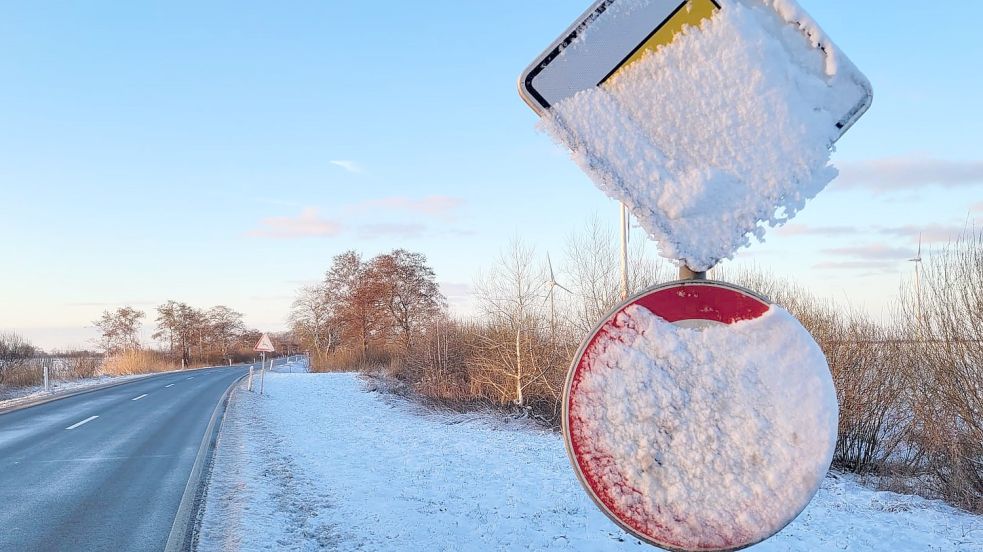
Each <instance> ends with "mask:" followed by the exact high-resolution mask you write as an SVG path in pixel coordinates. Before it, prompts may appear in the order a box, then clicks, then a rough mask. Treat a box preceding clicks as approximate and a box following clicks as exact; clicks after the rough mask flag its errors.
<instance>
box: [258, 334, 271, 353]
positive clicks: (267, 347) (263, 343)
mask: <svg viewBox="0 0 983 552" xmlns="http://www.w3.org/2000/svg"><path fill="white" fill-rule="evenodd" d="M253 350H254V351H256V352H257V353H273V352H276V349H275V348H274V347H273V341H272V340H270V336H269V334H263V337H261V338H259V341H258V342H256V346H255V347H253Z"/></svg>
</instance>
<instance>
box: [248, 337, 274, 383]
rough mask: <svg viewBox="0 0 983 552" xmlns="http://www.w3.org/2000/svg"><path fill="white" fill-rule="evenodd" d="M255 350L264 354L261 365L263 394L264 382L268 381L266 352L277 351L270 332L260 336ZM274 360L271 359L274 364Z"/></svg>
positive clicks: (260, 379) (260, 374)
mask: <svg viewBox="0 0 983 552" xmlns="http://www.w3.org/2000/svg"><path fill="white" fill-rule="evenodd" d="M253 350H254V351H256V352H258V353H261V354H262V359H261V360H260V365H259V394H260V395H262V394H263V387H264V383H265V382H266V377H265V375H266V353H273V352H276V348H275V347H273V341H272V340H271V339H270V336H269V334H263V337H261V338H259V341H258V342H257V343H256V346H255V347H253ZM272 364H273V360H272V359H271V360H270V365H271V366H272Z"/></svg>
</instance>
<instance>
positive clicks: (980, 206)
mask: <svg viewBox="0 0 983 552" xmlns="http://www.w3.org/2000/svg"><path fill="white" fill-rule="evenodd" d="M969 210H970V211H972V212H974V213H983V201H981V202H979V203H977V204H975V205H973V206H972V207H970V208H969Z"/></svg>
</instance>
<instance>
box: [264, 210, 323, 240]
mask: <svg viewBox="0 0 983 552" xmlns="http://www.w3.org/2000/svg"><path fill="white" fill-rule="evenodd" d="M259 225H260V227H259V228H257V229H255V230H252V231H251V232H249V233H248V235H249V236H251V237H255V238H278V239H288V238H315V237H332V236H337V235H338V234H340V233H341V232H342V230H343V227H342V225H341V223H339V222H337V221H333V220H329V219H326V218H323V217H321V215H319V214H318V210H317V209H316V208H314V207H307V208H305V209H303V210H302V211H301V212H300V214H299V215H297V216H296V217H270V218H266V219H263V220H261V221H260V223H259Z"/></svg>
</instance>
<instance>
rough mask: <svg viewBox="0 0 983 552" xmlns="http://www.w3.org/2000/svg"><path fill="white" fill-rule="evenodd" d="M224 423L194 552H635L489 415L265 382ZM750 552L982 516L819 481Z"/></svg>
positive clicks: (865, 539) (868, 540)
mask: <svg viewBox="0 0 983 552" xmlns="http://www.w3.org/2000/svg"><path fill="white" fill-rule="evenodd" d="M266 391H267V394H266V395H264V396H262V397H261V396H259V395H258V394H256V393H247V392H245V391H244V390H243V389H240V390H239V391H237V393H236V394H235V395H234V397H233V400H232V402H231V404H230V406H229V411H228V413H227V414H226V417H225V422H224V423H223V426H222V430H221V436H220V439H219V444H218V449H217V451H216V456H215V465H214V468H213V471H212V477H211V482H210V485H209V487H208V493H207V496H206V506H205V515H204V519H203V522H202V531H201V538H200V540H199V542H198V550H200V551H201V552H209V551H227V550H238V551H242V552H246V551H259V550H277V551H291V550H324V549H328V550H332V549H333V550H365V551H372V550H380V551H382V550H386V551H388V550H434V551H441V550H449V551H455V552H457V551H460V550H476V551H478V550H569V551H586V550H589V551H592V552H615V551H618V552H621V551H626V552H627V551H638V550H642V549H643V547H641V546H639V544H638V541H637V540H636V539H634V538H632V537H630V536H629V535H628V534H626V533H625V532H623V531H622V530H621V529H619V528H618V527H617V526H615V525H614V524H613V523H611V522H610V521H609V520H608V519H607V518H606V517H605V516H604V514H602V513H601V512H600V510H598V509H597V508H596V507H595V506H594V505H593V503H592V502H591V501H590V499H589V498H588V497H587V495H586V494H585V493H583V492H582V491H581V490H580V484H579V483H578V482H577V479H576V477H575V476H574V474H573V472H572V471H571V470H570V468H569V463H568V461H567V455H566V453H565V452H564V449H563V441H562V440H561V439H560V437H559V436H558V435H556V434H554V433H551V432H546V431H542V430H539V429H535V428H533V427H531V426H529V425H528V424H522V423H518V422H514V421H504V420H503V419H502V418H501V417H499V416H496V415H494V414H490V413H465V414H458V413H447V412H425V411H423V410H422V409H420V408H418V407H415V406H414V405H412V404H410V403H406V402H403V401H394V400H392V399H391V398H389V397H387V396H385V395H380V394H378V393H367V392H365V390H364V389H363V386H362V384H361V383H360V382H359V380H358V376H356V375H354V374H279V373H269V374H267V380H266ZM750 550H753V551H755V552H816V551H818V550H838V551H845V552H871V551H876V550H884V551H891V552H923V551H925V550H935V551H939V552H957V551H958V552H965V551H968V550H983V518H981V517H978V516H972V515H969V514H965V513H962V512H958V511H956V510H953V509H952V508H949V507H947V506H945V505H944V504H941V503H939V502H934V501H927V500H923V499H921V498H918V497H912V496H906V495H898V494H894V493H888V492H875V491H871V490H869V489H866V488H864V487H862V486H860V485H858V484H857V483H856V482H855V481H854V480H853V479H852V478H848V477H830V478H827V479H826V480H825V481H824V483H823V488H822V489H821V490H820V492H819V494H818V495H817V496H816V499H815V500H814V501H813V502H812V503H811V504H810V505H809V507H808V508H807V509H806V511H805V512H803V513H802V515H800V516H799V517H798V518H796V520H795V521H794V522H792V524H791V525H789V526H788V527H787V528H786V529H785V530H783V531H782V532H781V533H779V534H778V535H777V536H776V537H774V538H772V539H770V540H768V541H766V542H764V543H761V544H759V545H756V546H754V547H752V548H751V549H750Z"/></svg>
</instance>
